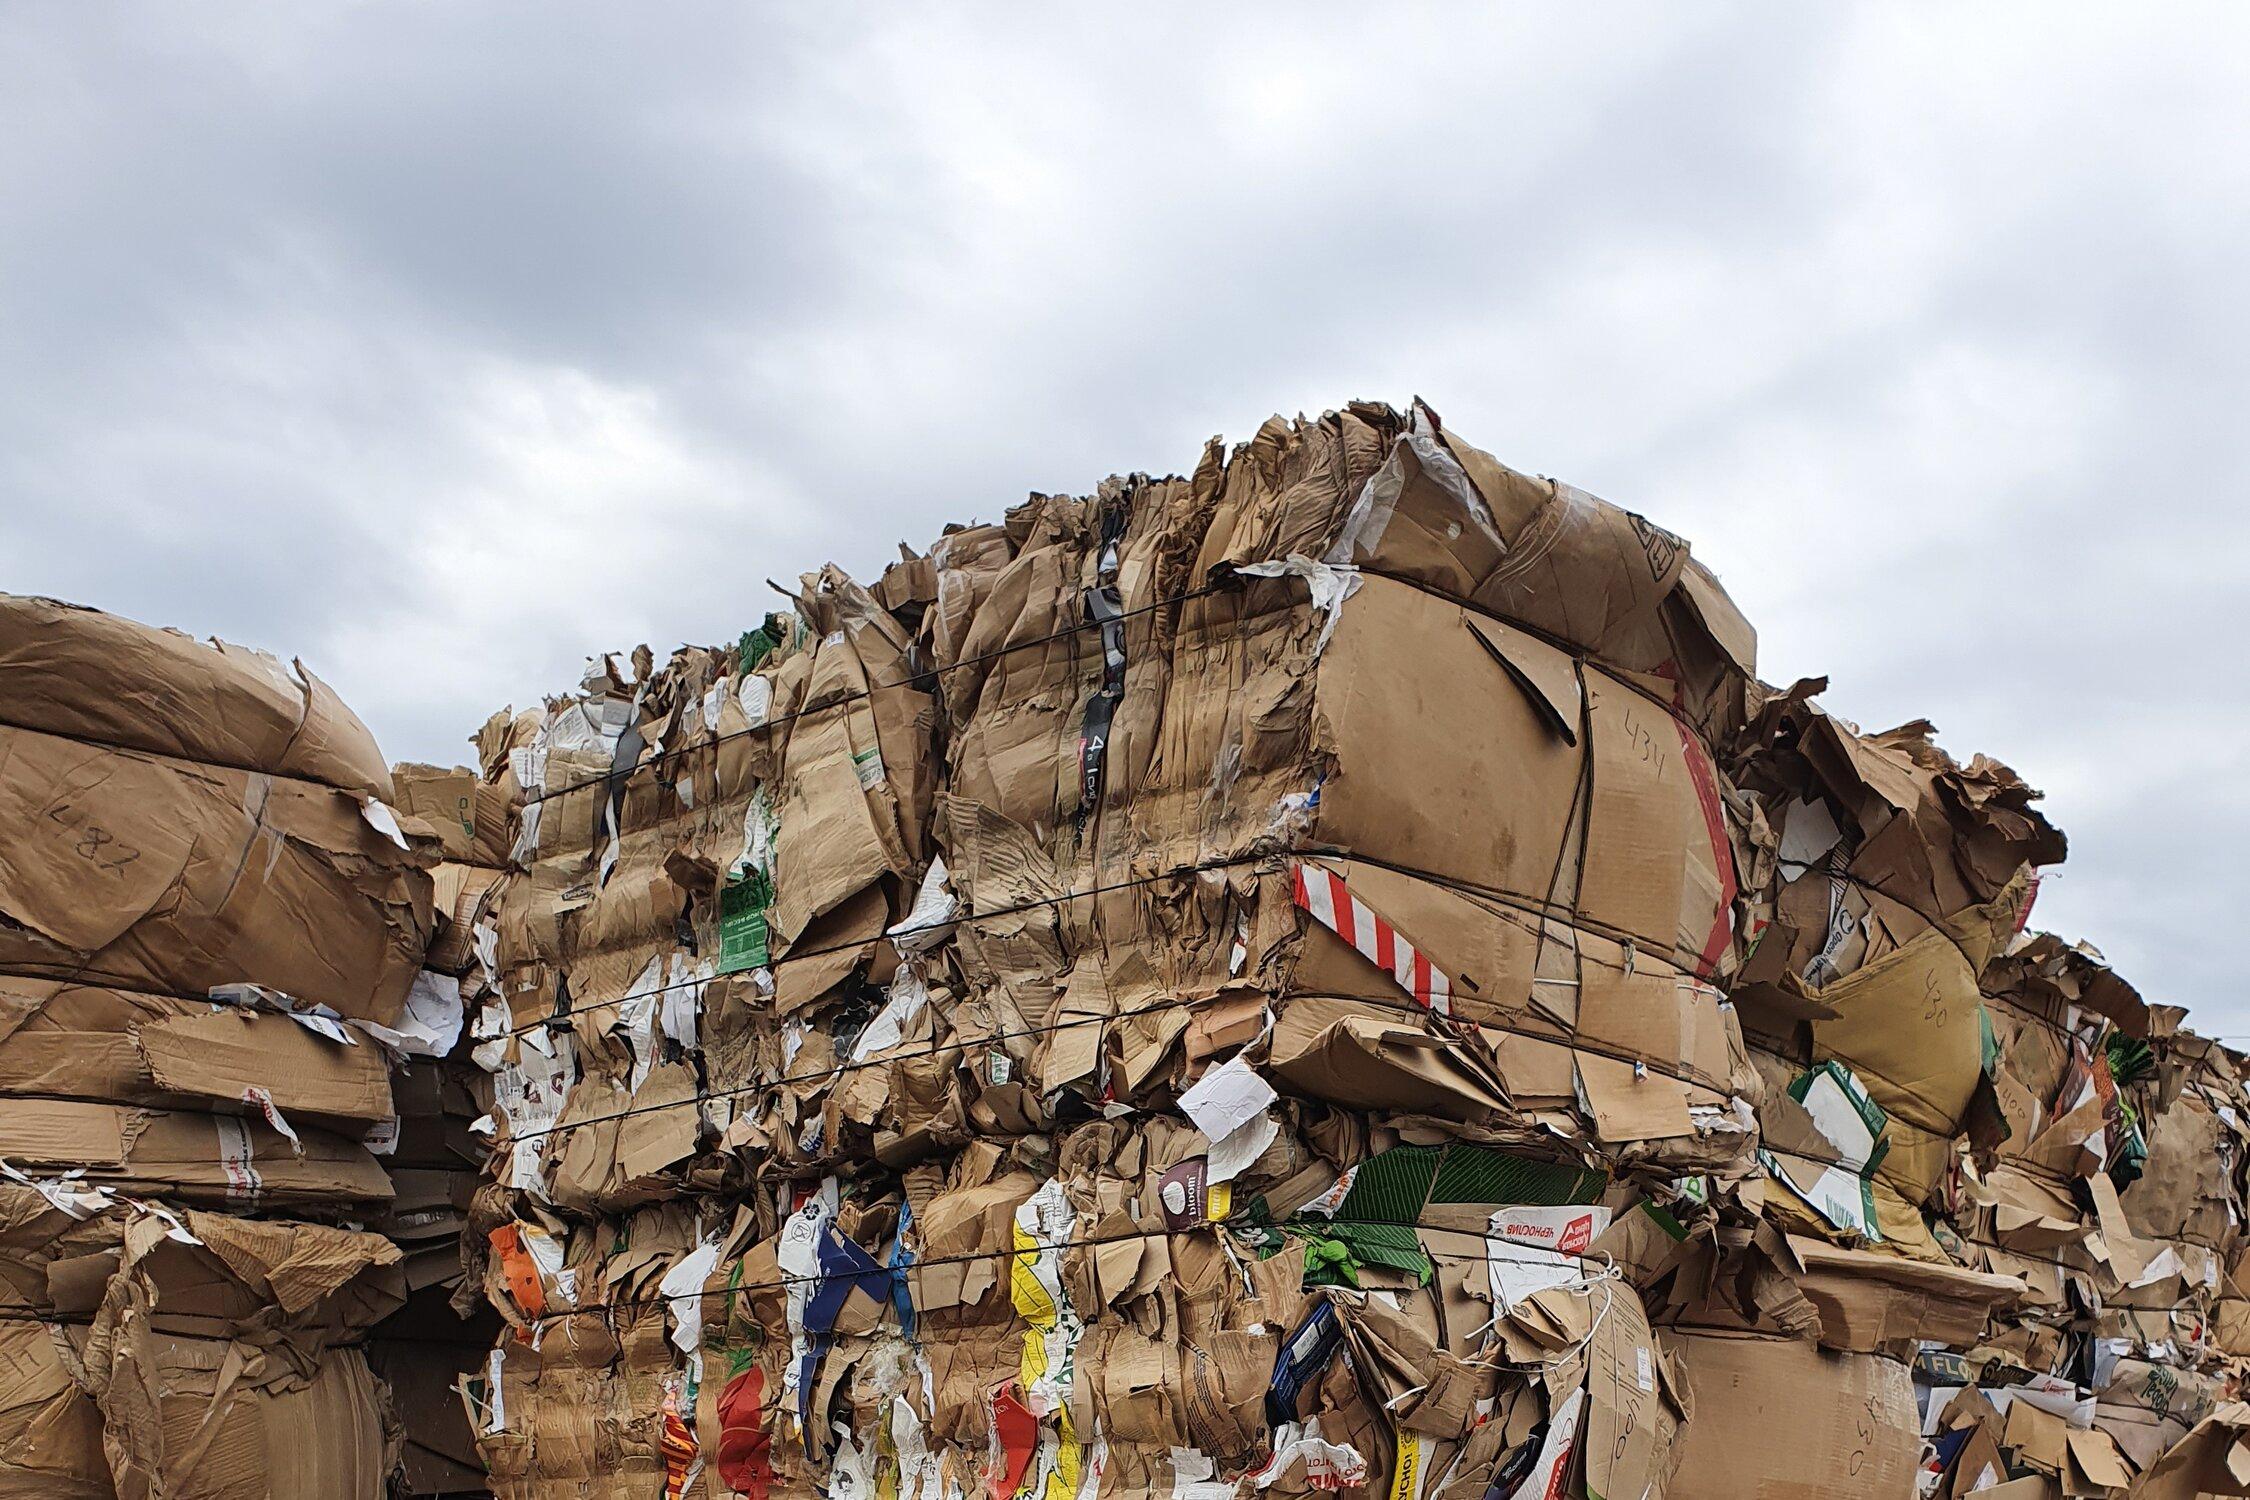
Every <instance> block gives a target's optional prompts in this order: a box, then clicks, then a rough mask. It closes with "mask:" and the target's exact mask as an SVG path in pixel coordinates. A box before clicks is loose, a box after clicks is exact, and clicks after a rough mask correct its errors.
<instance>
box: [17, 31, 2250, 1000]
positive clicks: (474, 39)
mask: <svg viewBox="0 0 2250 1500" xmlns="http://www.w3.org/2000/svg"><path fill="white" fill-rule="evenodd" d="M1092 9H1094V8H1092V7H1041V8H1033V7H1026V6H1020V5H1019V6H1008V7H1002V8H995V9H992V10H988V11H986V10H960V9H954V8H951V7H940V6H917V7H897V6H886V7H870V8H867V9H855V8H851V7H846V6H842V5H800V6H791V7H786V8H783V7H773V8H771V9H767V10H764V11H762V12H761V11H755V10H753V9H751V8H750V7H747V6H743V5H737V4H726V5H710V6H701V5H691V4H673V5H668V6H663V7H641V6H621V5H617V4H615V3H614V0H609V3H601V4H584V5H573V4H557V3H553V0H539V3H524V4H418V3H400V4H381V5H376V4H368V5H334V4H318V3H311V0H293V3H291V4H289V5H284V6H275V5H271V4H254V5H253V4H242V5H225V4H186V3H165V4H157V5H149V6H145V7H142V6H130V5H116V6H88V5H85V4H83V3H81V0H60V3H34V0H11V3H9V4H8V5H7V6H5V7H4V8H0V587H5V588H9V589H13V590H18V591H26V592H38V593H47V594H56V595H61V596H63V597H67V598H71V599H76V600H80V601H83V602H86V603H90V604H96V605H100V606H102V607H104V608H106V609H110V610H115V611H118V612H121V613H125V614H129V615H133V616H137V617H139V618H141V619H145V620H149V621H152V622H156V623H160V624H167V625H177V626H180V627H182V628H185V629H187V630H190V631H193V632H196V633H199V634H219V635H223V636H226V637H228V638H229V639H234V640H240V641H244V642H248V643H252V644H256V645H259V646H264V647H267V648H270V649H272V650H275V651H278V652H281V653H283V654H284V655H287V654H297V655H301V656H302V657H304V659H305V660H306V661H307V662H308V664H310V665H311V666H312V667H313V669H314V670H315V671H317V672H319V673H321V674H322V675H324V676H326V677H327V678H328V679H329V680H330V681H331V682H333V683H334V684H335V685H336V687H337V688H338V689H339V690H340V691H341V692H342V693H343V694H344V695H345V697H346V698H347V699H348V700H349V701H350V702H351V703H352V704H353V705H354V706H355V707H357V708H358V709H359V711H360V712H361V713H362V715H363V716H364V717H366V719H367V720H368V722H369V723H370V724H371V725H373V727H374V728H375V730H376V733H377V735H378V736H379V737H380V739H381V740H382V743H383V745H384V747H385V748H386V750H387V751H388V752H389V753H390V754H391V755H392V756H394V757H395V758H399V759H407V758H421V759H436V760H443V761H454V760H459V759H463V758H465V756H466V754H467V750H466V747H465V744H464V736H465V735H466V734H467V733H468V732H469V731H470V730H471V729H472V728H473V727H474V726H475V725H476V724H477V723H478V722H479V721H481V720H482V718H483V717H484V716H485V714H486V713H488V712H489V711H490V710H492V709H493V708H496V707H499V706H501V705H503V704H506V703H510V702H514V703H518V704H522V703H528V702H531V701H533V700H534V699H536V698H537V696H538V695H539V694H540V693H541V692H542V691H544V690H551V689H558V688H560V687H562V686H564V685H566V684H568V683H569V682H571V681H572V680H574V679H575V677H576V675H577V667H578V664H579V662H580V661H581V660H582V659H583V658H584V657H585V656H586V655H587V654H588V653H590V652H593V651H597V650H603V649H615V648H623V647H629V646H631V645H632V644H634V643H635V642H638V641H644V640H645V641H647V642H649V643H651V644H652V645H654V646H655V647H656V648H657V650H658V652H659V654H660V655H661V654H662V653H663V651H664V650H665V649H667V648H668V647H670V646H671V645H673V644H675V643H676V642H678V641H680V640H682V639H692V640H717V639H724V638H730V637H731V636H732V635H733V634H734V633H736V632H738V631H739V630H740V629H741V628H742V627H743V626H744V625H745V624H747V623H749V622H751V621H753V620H755V619H756V618H758V617H759V616H760V615H762V614H763V613H764V612H765V611H766V610H767V609H768V608H770V607H772V605H773V604H774V602H775V601H774V599H773V596H772V595H771V594H770V593H769V592H768V591H767V589H766V588H765V585H764V582H763V580H764V579H766V578H768V577H776V578H789V577H793V576H795V575H796V574H797V573H799V572H801V571H803V570H805V569H807V568H809V567H812V566H815V565H817V564H818V563H820V562H822V561H824V560H827V559H830V558H833V559H835V560H837V561H839V562H841V563H843V564H844V565H845V566H846V567H847V568H850V569H851V570H853V571H854V572H855V573H857V574H859V575H860V576H862V577H871V576H872V575H873V574H874V572H875V571H876V570H877V569H878V568H879V567H880V565H881V564H882V562H883V561H885V560H886V559H887V558H888V557H890V556H894V555H895V553H893V552H892V551H891V547H892V544H893V543H894V542H895V541H897V540H901V539H904V540H910V541H913V542H915V543H916V544H918V545H919V544H922V543H925V542H927V540H928V539H930V538H931V537H933V536H934V535H935V534H936V533H937V531H938V529H939V527H940V526H941V525H942V523H943V522H945V521H946V520H949V519H951V520H969V519H993V518H996V517H997V516H998V515H999V514H1000V512H1001V511H1002V510H1003V509H1004V508H1006V507H1007V506H1008V505H1010V504H1012V503H1014V502H1015V501H1017V500H1019V499H1021V498H1022V496H1023V495H1024V494H1025V493H1026V492H1027V491H1030V490H1035V489H1036V490H1068V491H1072V492H1084V491H1088V490H1090V489H1091V488H1092V487H1093V486H1094V484H1095V483H1096V482H1097V481H1098V480H1099V479H1100V478H1101V477H1102V476H1104V475H1106V474H1109V473H1111V472H1114V471H1123V470H1133V469H1145V470H1150V471H1155V472H1164V471H1168V470H1178V469H1185V468H1187V467H1190V466H1191V465H1192V464H1193V462H1194V460H1195V457H1196V455H1197V452H1198V450H1199V446H1200V444H1201V443H1202V441H1203V439H1205V438H1206V437H1208V436H1209V435H1210V434H1212V433H1214V432H1219V433H1224V434H1226V435H1227V436H1228V437H1229V438H1230V439H1239V438H1244V437H1247V436H1249V435H1250V434H1251V433H1252V432H1253V431H1254V430H1255V428H1256V426H1257V424H1258V423H1259V421H1261V420H1262V419H1263V418H1264V417H1265V416H1267V415H1268V414H1269V413H1272V412H1276V411H1281V412H1296V411H1304V412H1308V413H1311V412H1318V411H1320V410H1321V409H1323V408H1326V407H1332V406H1336V405H1338V404H1340V403H1342V402H1343V401H1345V400H1347V399H1350V398H1353V397H1361V396H1365V397H1374V398H1383V399H1389V400H1392V401H1399V402H1403V401H1404V400H1405V399H1407V398H1408V397H1410V396H1412V395H1414V394H1416V393H1419V394H1421V395H1423V396H1425V397H1426V398H1428V399H1429V400H1430V402H1431V403H1432V404H1433V405H1435V406H1436V407H1437V409H1438V410H1439V411H1441V412H1442V413H1443V414H1444V415H1445V417H1446V419H1447V421H1448V423H1449V424H1450V425H1452V426H1453V427H1454V428H1456V429H1457V430H1458V431H1460V432H1461V433H1462V434H1463V435H1465V436H1466V437H1468V438H1469V439H1470V440H1472V441H1474V442H1476V443H1477V444H1479V445H1480V446H1483V447H1486V448H1489V449H1491V450H1492V451H1493V452H1494V453H1496V454H1497V455H1499V456H1500V457H1501V458H1502V459H1503V460H1505V461H1506V462H1508V463H1510V464H1512V465H1514V466H1516V467H1518V468H1523V469H1529V470H1532V471H1535V472H1539V473H1546V474H1553V475H1556V476H1559V477H1562V478H1566V479H1569V480H1571V481H1573V482H1574V483H1577V484H1579V485H1581V486H1583V487H1585V488H1587V489H1590V490H1593V491H1594V492H1596V493H1598V494H1601V495H1604V496H1606V497H1608V498H1610V499H1612V500H1615V501H1618V502H1620V503H1622V504H1625V505H1628V506H1631V507H1633V508H1634V509H1637V510H1641V511H1643V512H1645V513H1647V514H1648V515H1649V516H1651V517H1652V518H1654V519H1656V520H1658V521H1659V522H1661V523H1662V524H1664V525H1666V526H1669V527H1671V528H1673V529H1675V530H1677V531H1679V532H1681V533H1683V534H1684V535H1686V536H1687V537H1689V538H1690V539H1691V540H1692V541H1693V543H1694V546H1695V550H1696V553H1697V555H1698V556H1700V557H1702V558H1703V559H1704V560H1705V561H1706V562H1708V563H1709V564H1710V565H1711V566H1712V567H1714V568H1715V569H1717V570H1718V572H1719V574H1720V576H1721V577H1722V578H1723V579H1724V580H1725V582H1726V584H1727V586H1728V587H1729V589H1730V590H1731V591H1732V592H1733V594H1734V596H1735V597H1736V599H1737V600H1739V601H1740V602H1741V604H1742V605H1743V607H1744V608H1745V610H1746V611H1747V612H1748V613H1749V615H1750V617H1751V619H1752V620H1753V621H1754V622H1755V623H1756V624H1757V626H1758V628H1759V631H1760V635H1761V649H1762V667H1763V674H1764V675H1765V676H1766V677H1767V678H1768V679H1769V680H1772V681H1776V682H1787V681H1789V680H1790V679H1791V678H1793V677H1795V676H1798V675H1809V674H1814V673H1827V674H1829V675H1830V676H1831V677H1832V679H1833V687H1832V689H1831V691H1830V692H1829V694H1828V697H1827V699H1826V701H1827V702H1828V703H1829V704H1830V705H1831V706H1832V707H1833V708H1834V709H1836V710H1837V711H1838V712H1840V713H1843V714H1846V715H1848V716H1850V717H1852V718H1853V719H1855V720H1857V721H1858V722H1859V723H1860V724H1861V725H1862V726H1863V727H1866V728H1876V727H1880V726H1884V725H1888V724H1891V723H1895V722H1898V721H1900V720H1903V719H1908V718H1913V717H1917V716H1924V717H1928V718H1930V719H1933V720H1935V721H1936V723H1937V724H1938V725H1939V727H1940V730H1941V731H1942V736H1943V740H1944V743H1945V744H1947V745H1948V746H1949V747H1950V748H1952V749H1953V750H1954V751H1955V752H1956V753H1958V754H1961V755H1962V756H1963V757H1964V758H1965V757H1966V755H1967V754H1968V753H1969V752H1971V751H1975V750H1983V751H1986V752H1988V753H1991V754H1994V755H1996V756H1998V757H2000V758H2002V759H2004V760H2006V761H2008V762H2010V763H2011V764H2013V765H2014V766H2016V767H2017V769H2019V770H2020V771H2021V772H2022V773H2023V774H2024V775H2025V776H2026V777H2028V778H2029V779H2030V780H2031V781H2032V782H2033V783H2034V784H2036V785H2039V786H2042V787H2044V788H2045V789H2046V790H2047V792H2048V794H2049V799H2048V808H2049V811H2050V813H2051V815H2052V816H2054V817H2055V819H2056V820H2057V821H2058V822H2060V823H2061V824H2062V825H2063V826H2064V827H2065V828H2066V829H2067V830H2068V832H2069V833H2070V835H2071V841H2072V846H2073V850H2072V858H2071V860H2070V863H2069V864H2068V865H2067V866H2066V867H2065V870H2064V872H2063V874H2062V875H2061V877H2060V878H2059V879H2057V880H2055V881H2054V882H2052V883H2051V884H2050V885H2049V887H2048V890H2047V893H2046V895H2045V896H2044V897H2043V898H2042V908H2041V911H2040V914H2039V915H2040V919H2041V920H2042V921H2043V922H2044V923H2045V924H2046V925H2050V926H2053V927H2055V928H2057V929H2058V930H2061V931H2064V932H2066V933H2067V934H2069V935H2071V936H2073V937H2080V938H2086V939H2089V940H2091V941H2093V942H2094V943H2096V944H2097V945H2098V946H2100V947H2101V948H2102V949H2103V950H2104V951H2105V952H2106V953H2107V954H2108V955H2109V956H2110V958H2111V959H2113V960H2114V961H2115V962H2117V963H2118V965H2119V966H2120V967H2121V968H2122V969H2123V970H2124V971H2125V972H2126V973H2127V974H2128V976H2130V977H2132V978H2134V979H2136V980H2137V981H2138V983H2139V984H2140V986H2141V988H2142V990H2143V992H2144V993H2145V994H2146V995H2147V996H2148V998H2150V999H2152V1000H2159V1001H2166V1002H2172V1003H2184V1004H2189V1005H2192V1006H2193V1007H2195V1008H2196V1010H2197V1011H2198V1012H2199V1016H2198V1021H2199V1023H2200V1024H2201V1025H2203V1026H2204V1027H2205V1029H2210V1030H2220V1031H2224V1032H2229V1033H2237V1032H2250V996H2246V995H2244V994H2243V987H2242V985H2241V984H2240V982H2239V981H2238V979H2237V977H2236V975H2237V970H2236V968H2235V963H2234V960H2235V957H2236V955H2235V954H2234V953H2233V951H2232V949H2233V948H2234V947H2235V945H2236V942H2237V941H2238V939H2237V936H2236V935H2237V934H2238V933H2239V932H2240V931H2241V929H2242V926H2243V916H2242V908H2243V905H2244V898H2245V895H2246V894H2250V880H2246V879H2245V877H2244V875H2243V874H2242V859H2243V854H2244V849H2245V846H2246V844H2250V793H2246V791H2245V771H2246V769H2250V766H2246V752H2245V748H2244V746H2245V739H2246V731H2250V696H2246V693H2245V690H2244V687H2243V678H2242V670H2243V669H2242V665H2241V661H2242V655H2243V640H2242V638H2243V636H2244V634H2245V630H2246V627H2250V610H2246V608H2245V604H2246V599H2250V584H2246V583H2245V581H2244V555H2245V551H2246V549H2250V507H2246V506H2245V505H2244V481H2243V475H2244V473H2245V472H2246V468H2250V465H2246V462H2245V460H2246V458H2250V454H2246V452H2245V449H2246V447H2250V439H2246V437H2245V432H2246V425H2250V423H2246V418H2250V306H2246V304H2245V296H2246V293H2245V286H2246V284H2250V261H2246V256H2245V248H2246V246H2250V222H2246V220H2250V150H2246V149H2245V141H2246V139H2250V136H2246V132H2245V126H2246V125H2250V119H2246V114H2250V104H2246V101H2250V79H2246V77H2245V74H2246V73H2250V45H2245V43H2246V41H2250V38H2246V37H2245V35H2244V32H2245V30H2246V29H2250V12H2244V11H2243V10H2241V9H2239V8H2235V9H2231V10H2230V9H2224V8H2218V7H2213V8H2209V9H2201V8H2182V7H2155V8H2144V7H2138V6H2134V7H2122V6H2114V5H2105V6H2089V7H2084V8H2072V7H2063V6H2056V5H2051V4H2040V5H2036V6H2025V7H2022V8H2008V7H2001V6H1979V7H1975V8H1973V9H1972V8H1968V7H1956V6H1951V5H1945V6H1937V5H1930V6H1919V5H1890V6H1885V7H1880V8H1877V7H1872V6H1870V7H1865V8H1861V7H1853V6H1828V5H1822V6H1800V5H1785V4H1778V3H1777V4H1771V5H1766V6H1751V7H1738V6H1727V5H1719V4H1697V5H1693V6H1680V5H1664V6H1651V7H1636V6H1625V5H1615V4H1611V5H1603V6H1599V7H1563V6H1544V7H1537V8H1532V7H1518V8H1516V12H1515V16H1514V18H1513V19H1492V18H1485V19H1481V20H1480V19H1471V18H1470V17H1469V15H1468V8H1467V7H1463V8H1462V12H1461V14H1460V15H1458V16H1454V17H1451V18H1448V19H1444V20H1438V19H1426V20H1422V21H1415V20H1412V19H1405V18H1400V17H1397V16H1393V15H1392V14H1390V12H1389V9H1388V8H1381V7H1365V6H1351V7H1334V8H1328V7H1320V6H1302V5H1297V6H1289V7H1281V8H1275V9H1273V10H1270V11H1265V12H1262V13H1253V12H1252V11H1251V10H1250V9H1248V8H1246V7H1239V6H1209V5H1194V6H1179V7H1170V6H1150V5H1141V6H1135V7H1130V8H1129V9H1130V12H1131V14H1133V15H1134V16H1136V17H1138V18H1140V19H1139V20H1137V21H1136V22H1135V23H1134V24H1132V25H1130V26H1127V25H1116V26H1104V25H1101V24H1098V23H1096V22H1094V21H1091V20H1083V19H1073V18H1072V17H1070V16H1064V15H1057V14H1054V12H1058V11H1072V12H1077V11H1080V10H1085V11H1091V10H1092ZM1119 13H1120V14H1123V13H1124V10H1122V9H1121V10H1120V12H1119ZM652 17H654V18H656V19H651V18H652Z"/></svg>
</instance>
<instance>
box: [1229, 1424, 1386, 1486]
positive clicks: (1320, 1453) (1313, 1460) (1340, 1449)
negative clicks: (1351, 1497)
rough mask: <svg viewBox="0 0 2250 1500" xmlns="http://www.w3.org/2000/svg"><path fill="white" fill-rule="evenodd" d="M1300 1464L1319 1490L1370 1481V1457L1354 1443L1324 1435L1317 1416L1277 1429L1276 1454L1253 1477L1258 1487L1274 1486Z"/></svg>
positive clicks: (1275, 1437) (1275, 1438) (1312, 1483)
mask: <svg viewBox="0 0 2250 1500" xmlns="http://www.w3.org/2000/svg"><path fill="white" fill-rule="evenodd" d="M1299 1465H1301V1466H1302V1468H1303V1473H1304V1476H1305V1482H1306V1483H1307V1484H1309V1485H1311V1486H1312V1487H1313V1488H1314V1489H1316V1490H1356V1489H1358V1488H1359V1487H1360V1486H1362V1485H1364V1484H1366V1483H1367V1460H1366V1459H1365V1458H1363V1457H1362V1456H1361V1455H1360V1451H1359V1450H1358V1449H1357V1448H1354V1447H1353V1446H1352V1445H1351V1444H1349V1443H1331V1442H1329V1441H1328V1440H1327V1439H1325V1438H1323V1437H1322V1436H1321V1435H1320V1418H1318V1417H1312V1418H1309V1419H1307V1420H1305V1421H1303V1422H1284V1423H1282V1424H1281V1426H1279V1427H1278V1428H1276V1429H1274V1434H1273V1457H1272V1458H1270V1459H1268V1460H1267V1461H1266V1466H1265V1467H1264V1468H1262V1469H1260V1470H1258V1471H1257V1472H1256V1473H1254V1474H1252V1475H1251V1476H1250V1477H1251V1479H1252V1481H1253V1482H1255V1483H1256V1484H1257V1486H1258V1488H1259V1489H1261V1490H1264V1489H1271V1488H1272V1487H1273V1485H1274V1483H1275V1481H1277V1480H1279V1479H1281V1478H1282V1477H1283V1476H1285V1475H1286V1474H1288V1472H1289V1471H1290V1469H1291V1468H1293V1467H1296V1466H1299Z"/></svg>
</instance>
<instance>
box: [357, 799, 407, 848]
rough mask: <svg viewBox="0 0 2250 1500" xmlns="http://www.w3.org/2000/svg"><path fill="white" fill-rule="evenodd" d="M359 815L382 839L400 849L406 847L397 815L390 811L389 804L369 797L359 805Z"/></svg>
mask: <svg viewBox="0 0 2250 1500" xmlns="http://www.w3.org/2000/svg"><path fill="white" fill-rule="evenodd" d="M359 815H360V816H361V817H363V818H365V819H366V820H367V826H368V827H370V828H372V829H374V830H375V831H376V832H377V833H379V834H381V835H382V836H383V837H384V838H387V839H389V840H390V841H391V842H392V843H394V844H396V845H398V846H399V847H400V848H401V849H404V848H405V847H407V845H406V835H405V833H403V832H402V831H400V829H399V826H398V814H397V813H394V812H392V811H391V809H390V806H389V804H387V803H384V802H381V801H378V800H377V799H375V798H373V797H370V798H368V799H367V800H366V801H365V802H362V803H361V804H360V805H359Z"/></svg>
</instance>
